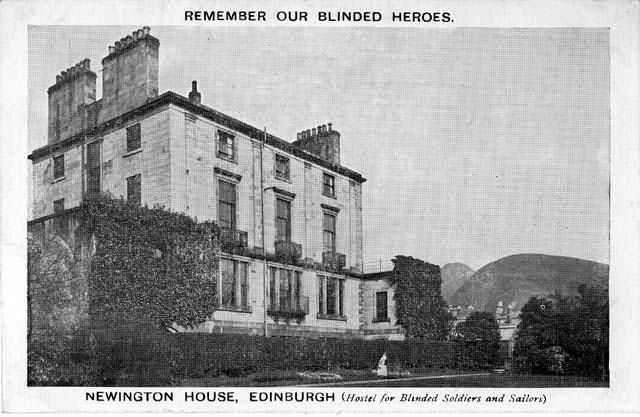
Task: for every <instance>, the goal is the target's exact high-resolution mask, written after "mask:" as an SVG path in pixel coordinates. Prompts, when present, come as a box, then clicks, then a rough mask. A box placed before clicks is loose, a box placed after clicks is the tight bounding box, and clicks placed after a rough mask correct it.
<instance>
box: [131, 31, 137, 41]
mask: <svg viewBox="0 0 640 417" xmlns="http://www.w3.org/2000/svg"><path fill="white" fill-rule="evenodd" d="M131 36H132V37H133V40H134V41H137V40H138V31H137V30H134V31H133V32H131Z"/></svg>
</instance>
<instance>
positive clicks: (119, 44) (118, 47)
mask: <svg viewBox="0 0 640 417" xmlns="http://www.w3.org/2000/svg"><path fill="white" fill-rule="evenodd" d="M121 45H122V44H121V43H120V41H116V51H117V50H119V49H120V46H121Z"/></svg>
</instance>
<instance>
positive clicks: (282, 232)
mask: <svg viewBox="0 0 640 417" xmlns="http://www.w3.org/2000/svg"><path fill="white" fill-rule="evenodd" d="M282 240H284V241H287V242H291V202H290V201H288V200H284V199H282V198H276V241H282Z"/></svg>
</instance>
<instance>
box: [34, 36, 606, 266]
mask: <svg viewBox="0 0 640 417" xmlns="http://www.w3.org/2000/svg"><path fill="white" fill-rule="evenodd" d="M135 29H138V27H134V26H131V27H128V26H127V27H125V26H93V27H76V26H74V27H69V26H31V27H30V28H29V65H28V77H29V91H28V97H29V109H28V111H29V115H28V117H29V149H30V150H33V149H36V148H38V147H41V146H43V145H45V144H46V134H47V133H46V130H47V93H46V90H47V88H48V87H49V86H51V85H52V84H54V82H55V76H56V74H59V73H60V72H61V71H62V70H64V69H66V68H67V67H70V66H72V65H74V64H76V63H77V62H79V61H81V60H82V59H84V58H89V59H91V67H92V69H93V70H94V71H96V72H97V73H98V98H100V89H101V76H102V73H101V72H99V70H100V69H101V64H100V61H101V59H102V58H103V57H104V56H106V55H107V53H108V50H107V48H108V46H109V45H112V44H113V43H114V42H115V41H116V40H118V39H120V38H121V37H123V36H126V34H130V33H131V32H132V31H133V30H135ZM151 34H152V35H153V36H155V37H157V38H158V39H159V40H160V81H159V92H160V93H163V92H165V91H168V90H171V91H175V92H176V93H179V94H182V95H185V96H186V95H187V93H188V91H189V90H190V87H191V81H192V80H197V81H198V89H199V90H200V92H201V94H202V102H203V104H205V105H207V106H209V107H212V108H214V109H216V110H218V111H221V112H223V113H226V114H228V115H229V116H232V117H235V118H237V119H240V120H242V121H244V122H246V123H249V124H251V125H254V126H256V127H258V128H263V127H266V128H267V130H268V131H269V133H271V134H274V135H276V136H278V137H280V138H282V139H285V140H288V141H293V140H295V136H296V132H299V131H301V130H303V129H308V128H311V127H314V126H317V125H320V124H326V123H328V122H332V123H333V127H334V129H336V130H338V131H339V132H340V133H341V148H342V149H341V163H342V165H344V166H346V167H348V168H350V169H352V170H355V171H357V172H359V173H361V174H362V175H363V176H364V177H365V178H366V179H367V182H365V183H364V184H363V223H364V260H365V268H366V269H365V270H366V271H374V270H376V268H378V265H379V264H380V260H381V261H382V265H383V269H386V268H388V267H389V265H390V264H389V260H390V259H391V258H393V257H394V256H395V255H399V254H402V255H410V256H414V257H418V258H421V259H423V260H425V261H427V262H430V263H434V264H438V265H441V266H442V265H444V264H446V263H450V262H462V263H464V264H466V265H469V266H470V267H471V268H473V269H479V268H480V267H482V266H483V265H485V264H487V263H489V262H492V261H495V260H497V259H499V258H502V257H504V256H508V255H512V254H517V253H546V254H551V255H560V256H571V257H576V258H582V259H587V260H592V261H597V262H602V263H609V139H610V138H609V33H608V30H607V29H486V28H469V29H467V28H456V29H417V28H404V29H397V28H310V27H304V28H292V27H289V28H285V27H262V28H258V27H255V28H247V27H242V28H207V27H201V28H189V29H185V28H177V27H175V28H172V27H152V28H151Z"/></svg>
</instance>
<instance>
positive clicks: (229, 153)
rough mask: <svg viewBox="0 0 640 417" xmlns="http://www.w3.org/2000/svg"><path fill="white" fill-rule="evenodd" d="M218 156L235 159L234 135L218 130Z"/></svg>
mask: <svg viewBox="0 0 640 417" xmlns="http://www.w3.org/2000/svg"><path fill="white" fill-rule="evenodd" d="M218 156H219V157H221V158H223V159H228V160H230V161H234V160H235V137H234V136H233V135H232V134H230V133H227V132H225V131H223V130H218Z"/></svg>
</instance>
